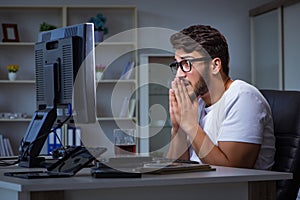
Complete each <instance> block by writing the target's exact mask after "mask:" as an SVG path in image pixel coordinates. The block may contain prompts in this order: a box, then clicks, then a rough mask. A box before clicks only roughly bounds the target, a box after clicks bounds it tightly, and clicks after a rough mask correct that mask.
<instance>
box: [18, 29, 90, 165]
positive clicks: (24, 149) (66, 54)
mask: <svg viewBox="0 0 300 200" xmlns="http://www.w3.org/2000/svg"><path fill="white" fill-rule="evenodd" d="M93 33H94V27H93V24H91V23H84V24H77V25H72V26H67V27H62V28H58V29H54V30H51V31H45V32H41V33H40V34H39V38H38V42H37V43H36V44H35V48H34V51H35V78H36V103H37V110H36V112H35V114H34V116H33V117H32V120H31V123H30V124H29V127H28V129H27V132H26V134H25V136H24V138H23V139H22V142H21V146H20V148H19V151H20V154H21V156H20V160H21V162H22V163H23V166H25V167H34V166H35V165H36V163H35V161H34V160H35V159H36V158H37V157H38V156H39V154H40V152H41V149H42V147H43V145H44V143H45V141H46V139H47V136H48V134H49V133H50V132H51V129H52V128H53V126H55V125H57V124H59V125H62V123H64V122H66V119H70V117H71V118H72V120H74V121H75V122H77V123H95V121H96V95H95V93H96V83H95V52H94V51H95V47H94V35H93ZM31 160H32V161H31ZM21 166H22V164H21Z"/></svg>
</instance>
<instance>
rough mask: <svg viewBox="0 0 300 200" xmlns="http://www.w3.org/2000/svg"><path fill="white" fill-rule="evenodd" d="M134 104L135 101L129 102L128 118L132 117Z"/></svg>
mask: <svg viewBox="0 0 300 200" xmlns="http://www.w3.org/2000/svg"><path fill="white" fill-rule="evenodd" d="M135 103H136V100H135V99H131V100H130V106H129V113H128V117H134V111H135Z"/></svg>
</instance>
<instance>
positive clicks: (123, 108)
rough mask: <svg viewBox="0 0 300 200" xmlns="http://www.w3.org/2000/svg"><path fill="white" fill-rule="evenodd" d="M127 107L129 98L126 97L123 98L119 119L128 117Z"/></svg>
mask: <svg viewBox="0 0 300 200" xmlns="http://www.w3.org/2000/svg"><path fill="white" fill-rule="evenodd" d="M128 107H129V98H128V97H124V98H123V102H122V106H121V110H120V114H119V117H128V114H129V109H128Z"/></svg>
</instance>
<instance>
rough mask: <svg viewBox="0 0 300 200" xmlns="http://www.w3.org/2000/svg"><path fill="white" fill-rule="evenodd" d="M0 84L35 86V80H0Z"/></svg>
mask: <svg viewBox="0 0 300 200" xmlns="http://www.w3.org/2000/svg"><path fill="white" fill-rule="evenodd" d="M0 84H35V80H15V81H10V80H0Z"/></svg>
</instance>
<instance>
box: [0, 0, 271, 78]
mask: <svg viewBox="0 0 300 200" xmlns="http://www.w3.org/2000/svg"><path fill="white" fill-rule="evenodd" d="M269 1H270V0H243V1H240V0H227V1H224V0H209V1H207V0H185V1H180V2H175V1H172V0H151V1H145V0H122V1H117V0H101V1H100V0H84V1H83V0H64V1H63V0H51V1H49V0H39V1H37V0H26V1H24V0H9V1H7V0H0V6H1V5H83V4H84V5H136V6H137V9H138V25H139V27H160V28H168V29H174V30H181V29H182V28H184V27H187V26H189V25H192V24H209V25H211V26H214V27H215V28H217V29H219V30H220V31H221V32H222V33H223V34H224V35H225V36H226V37H227V40H228V43H229V48H230V53H231V64H230V66H231V72H230V74H231V77H232V78H234V79H236V78H238V79H243V80H246V81H249V82H250V81H251V67H250V66H251V65H250V20H249V15H248V11H249V10H250V9H252V8H255V7H257V6H259V5H262V4H264V3H267V2H269Z"/></svg>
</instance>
